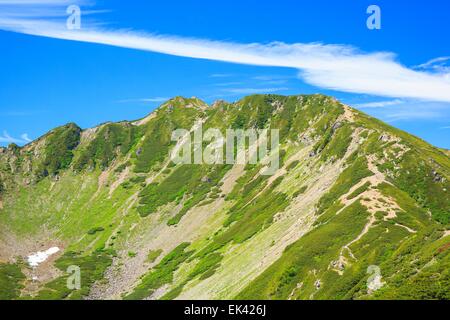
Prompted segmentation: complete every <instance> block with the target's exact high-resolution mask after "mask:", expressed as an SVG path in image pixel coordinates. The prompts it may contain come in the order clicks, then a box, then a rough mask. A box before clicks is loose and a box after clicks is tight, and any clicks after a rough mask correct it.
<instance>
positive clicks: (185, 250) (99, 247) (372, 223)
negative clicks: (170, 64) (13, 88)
mask: <svg viewBox="0 0 450 320" xmlns="http://www.w3.org/2000/svg"><path fill="white" fill-rule="evenodd" d="M200 124H201V126H202V128H203V130H207V129H212V128H214V129H219V131H220V132H222V133H223V134H225V131H226V129H234V130H235V131H239V129H259V130H262V129H278V130H279V149H276V150H275V149H274V148H273V146H272V147H270V148H269V151H270V154H274V153H275V152H276V151H279V152H278V154H279V158H280V164H279V168H278V170H276V171H275V172H274V174H272V175H265V174H263V171H262V170H261V169H262V168H263V167H264V166H265V165H266V164H264V163H262V162H258V163H253V164H243V163H241V164H214V165H211V164H206V163H204V162H202V163H200V164H177V163H174V162H173V161H172V159H173V158H171V156H170V155H171V153H172V152H173V151H174V150H178V149H177V148H179V145H180V144H177V143H176V142H174V141H172V139H171V138H172V133H173V132H174V130H177V129H185V130H187V131H186V132H187V135H186V136H185V137H184V138H186V139H187V138H188V137H191V136H194V135H195V134H194V131H196V129H198V126H199V125H200ZM194 138H195V137H194ZM269 140H270V141H271V142H273V141H275V138H274V137H271V138H270V139H269ZM248 144H250V142H248ZM206 145H207V143H205V141H200V143H199V144H197V146H196V148H200V147H205V146H206ZM249 147H250V146H249ZM194 150H197V149H194ZM233 151H235V150H233ZM449 179H450V158H449V155H448V152H446V151H444V150H441V149H438V148H435V147H433V146H431V145H429V144H428V143H426V142H424V141H422V140H421V139H419V138H416V137H414V136H412V135H410V134H407V133H405V132H403V131H400V130H398V129H395V128H393V127H391V126H389V125H387V124H384V123H383V122H381V121H378V120H376V119H374V118H371V117H369V116H367V115H365V114H364V113H362V112H360V111H357V110H354V109H352V108H351V107H349V106H346V105H344V104H342V103H340V102H339V101H337V100H335V99H333V98H331V97H327V96H323V95H299V96H288V97H286V96H278V95H255V96H249V97H246V98H244V99H242V100H240V101H238V102H235V103H228V102H225V101H218V102H216V103H214V104H213V105H212V106H208V105H207V104H206V103H204V102H202V101H201V100H199V99H196V98H191V99H187V98H182V97H177V98H174V99H172V100H170V101H168V102H166V103H164V104H163V105H162V106H161V107H160V108H158V109H157V110H156V111H155V112H153V113H151V114H150V115H149V116H147V117H146V118H143V119H140V120H137V121H133V122H128V121H124V122H120V123H105V124H102V125H100V126H98V127H95V128H92V129H88V130H82V129H81V128H79V127H78V126H77V125H76V124H73V123H71V124H67V125H65V126H62V127H59V128H56V129H54V130H52V131H50V132H49V133H48V134H46V135H44V136H43V137H41V138H39V139H37V140H36V141H33V142H32V143H30V144H28V145H26V146H24V147H18V146H16V145H10V146H9V147H7V148H0V288H2V289H1V290H0V299H176V298H178V299H234V298H239V299H449V298H450V271H449V270H450V258H449V257H450V256H449V253H450V193H449V192H448V190H449V189H450V182H449ZM47 250H50V251H51V253H49V252H50V251H47ZM30 256H32V258H31V259H32V260H33V259H34V260H36V261H38V262H37V264H36V265H34V267H31V266H30V261H31V260H30ZM34 260H33V261H34ZM74 270H75V271H74ZM77 270H79V272H80V273H79V275H80V280H81V281H80V283H79V286H77V285H76V284H77V278H76V277H77ZM74 276H75V278H74ZM68 283H72V284H75V285H74V286H72V287H71V286H68Z"/></svg>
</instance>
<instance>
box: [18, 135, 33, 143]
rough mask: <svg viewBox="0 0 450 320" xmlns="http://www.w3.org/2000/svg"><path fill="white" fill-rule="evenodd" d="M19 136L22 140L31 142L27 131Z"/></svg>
mask: <svg viewBox="0 0 450 320" xmlns="http://www.w3.org/2000/svg"><path fill="white" fill-rule="evenodd" d="M20 138H22V140H24V141H26V142H31V141H33V140H31V139H30V137H28V134H27V133H24V134H22V135H21V136H20Z"/></svg>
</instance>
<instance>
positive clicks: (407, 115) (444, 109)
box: [353, 100, 450, 123]
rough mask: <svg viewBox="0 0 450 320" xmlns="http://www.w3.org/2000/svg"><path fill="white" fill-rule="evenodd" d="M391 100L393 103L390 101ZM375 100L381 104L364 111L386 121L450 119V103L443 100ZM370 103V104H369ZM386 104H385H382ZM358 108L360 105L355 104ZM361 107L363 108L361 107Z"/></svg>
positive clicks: (437, 120) (436, 120) (439, 120)
mask: <svg viewBox="0 0 450 320" xmlns="http://www.w3.org/2000/svg"><path fill="white" fill-rule="evenodd" d="M390 102H391V103H390ZM390 102H389V101H384V103H383V102H374V103H373V104H374V105H376V104H379V105H380V106H379V107H378V106H375V107H373V106H371V107H368V108H366V109H364V111H366V112H368V113H369V114H371V115H372V116H375V117H377V118H379V119H382V120H384V121H386V122H391V123H392V122H397V121H403V122H405V121H417V120H420V121H421V122H423V121H432V122H435V123H438V122H441V123H442V121H443V119H448V117H449V115H450V104H449V103H441V102H427V101H420V100H399V101H396V100H392V101H390ZM369 105H370V104H369ZM382 105H384V106H382ZM353 106H355V107H357V108H358V105H353ZM359 109H363V108H360V107H359Z"/></svg>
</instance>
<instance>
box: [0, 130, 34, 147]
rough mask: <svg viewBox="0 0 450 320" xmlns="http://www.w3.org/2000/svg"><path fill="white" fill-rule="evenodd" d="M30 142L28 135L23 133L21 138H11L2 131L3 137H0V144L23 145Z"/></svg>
mask: <svg viewBox="0 0 450 320" xmlns="http://www.w3.org/2000/svg"><path fill="white" fill-rule="evenodd" d="M31 141H32V140H31V139H30V138H29V137H28V134H26V133H24V134H22V135H21V138H14V137H11V136H10V135H9V134H8V132H6V131H3V135H0V143H17V144H24V143H28V142H31Z"/></svg>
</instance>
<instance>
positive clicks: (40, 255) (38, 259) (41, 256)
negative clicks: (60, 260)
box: [28, 247, 59, 267]
mask: <svg viewBox="0 0 450 320" xmlns="http://www.w3.org/2000/svg"><path fill="white" fill-rule="evenodd" d="M57 252H59V248H58V247H53V248H50V249H48V250H47V251H44V252H42V251H39V252H36V253H35V254H32V255H30V256H28V264H29V265H30V266H31V267H37V266H39V265H40V264H41V263H42V262H44V261H46V260H47V259H48V258H49V257H50V256H51V255H53V254H55V253H57Z"/></svg>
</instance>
